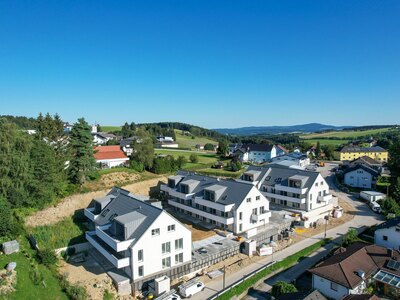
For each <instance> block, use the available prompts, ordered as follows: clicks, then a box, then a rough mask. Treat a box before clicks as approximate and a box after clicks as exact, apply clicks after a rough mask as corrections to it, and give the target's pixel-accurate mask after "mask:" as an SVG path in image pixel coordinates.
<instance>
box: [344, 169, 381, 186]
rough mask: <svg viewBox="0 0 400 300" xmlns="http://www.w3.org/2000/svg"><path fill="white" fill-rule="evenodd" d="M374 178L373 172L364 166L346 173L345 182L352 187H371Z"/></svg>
mask: <svg viewBox="0 0 400 300" xmlns="http://www.w3.org/2000/svg"><path fill="white" fill-rule="evenodd" d="M373 180H374V178H373V176H372V174H371V173H369V172H367V171H365V170H364V169H362V168H358V169H356V170H353V171H350V172H348V173H345V174H344V184H346V185H348V186H351V187H357V188H367V189H370V188H371V187H372V183H373Z"/></svg>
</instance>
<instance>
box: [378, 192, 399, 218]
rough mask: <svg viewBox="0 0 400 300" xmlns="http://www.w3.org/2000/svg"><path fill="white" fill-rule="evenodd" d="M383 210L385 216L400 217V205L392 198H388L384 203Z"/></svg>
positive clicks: (382, 204)
mask: <svg viewBox="0 0 400 300" xmlns="http://www.w3.org/2000/svg"><path fill="white" fill-rule="evenodd" d="M381 208H382V211H383V214H384V215H387V214H390V213H392V214H395V215H396V216H400V205H399V204H398V203H397V202H396V200H394V199H393V198H391V197H388V198H386V199H385V200H384V201H382V203H381Z"/></svg>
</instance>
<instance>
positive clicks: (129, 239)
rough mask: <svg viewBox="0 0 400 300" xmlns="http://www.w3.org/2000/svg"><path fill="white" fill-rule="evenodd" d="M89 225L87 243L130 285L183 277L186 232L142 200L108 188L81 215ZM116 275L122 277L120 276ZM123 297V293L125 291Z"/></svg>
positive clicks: (186, 260) (187, 251)
mask: <svg viewBox="0 0 400 300" xmlns="http://www.w3.org/2000/svg"><path fill="white" fill-rule="evenodd" d="M84 213H85V216H86V217H87V218H88V219H89V220H91V221H92V222H93V227H94V230H93V231H89V232H86V239H87V240H88V242H89V243H90V244H91V245H92V246H93V247H94V248H95V249H96V250H97V251H98V252H100V253H101V254H102V255H103V256H104V257H105V258H106V259H107V260H108V261H109V262H110V263H111V264H112V265H113V266H114V267H115V268H116V269H119V270H120V271H123V273H124V274H125V275H126V277H127V278H128V279H129V286H130V284H131V283H135V285H136V286H137V287H138V288H140V284H141V283H143V282H145V281H148V280H151V279H154V278H156V277H160V276H162V275H168V276H169V277H170V278H172V279H174V278H178V277H179V274H182V275H184V274H186V273H187V270H188V269H189V268H190V263H191V258H192V254H191V248H192V238H191V231H190V230H189V229H187V228H186V227H185V226H184V225H183V224H181V223H180V222H179V221H177V220H176V219H175V218H173V217H172V216H171V215H169V214H168V213H167V212H165V211H164V210H163V209H162V208H160V207H159V206H154V205H152V204H151V203H148V202H146V201H145V199H144V198H143V197H139V196H135V195H132V194H130V193H129V192H128V191H126V190H123V189H120V188H113V189H112V190H111V192H110V193H109V194H108V195H106V196H105V197H103V198H101V199H94V200H93V201H92V203H91V204H90V205H89V207H88V208H86V209H85V211H84ZM120 274H121V273H120ZM125 291H126V288H125Z"/></svg>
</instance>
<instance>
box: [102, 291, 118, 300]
mask: <svg viewBox="0 0 400 300" xmlns="http://www.w3.org/2000/svg"><path fill="white" fill-rule="evenodd" d="M113 299H115V296H114V294H113V293H111V292H110V291H109V290H108V289H106V290H105V291H104V294H103V300H113Z"/></svg>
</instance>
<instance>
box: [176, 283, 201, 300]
mask: <svg viewBox="0 0 400 300" xmlns="http://www.w3.org/2000/svg"><path fill="white" fill-rule="evenodd" d="M204 288H205V285H204V283H202V282H201V281H198V280H196V279H194V280H193V279H192V280H189V281H188V282H185V283H184V284H182V285H180V286H179V294H181V296H182V297H184V298H190V297H192V296H193V295H194V294H197V293H198V292H200V291H202V290H204Z"/></svg>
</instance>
